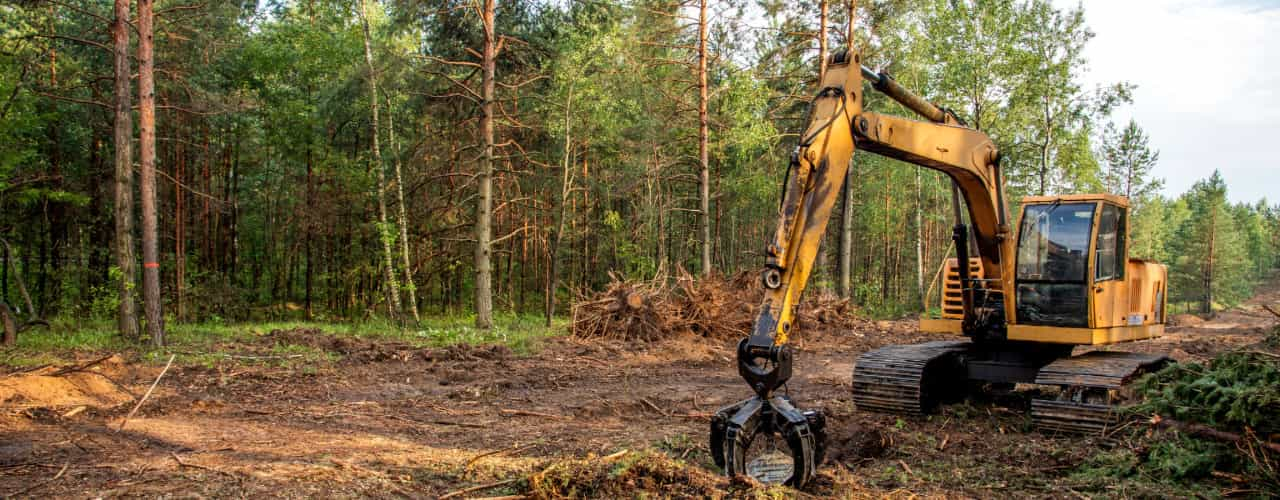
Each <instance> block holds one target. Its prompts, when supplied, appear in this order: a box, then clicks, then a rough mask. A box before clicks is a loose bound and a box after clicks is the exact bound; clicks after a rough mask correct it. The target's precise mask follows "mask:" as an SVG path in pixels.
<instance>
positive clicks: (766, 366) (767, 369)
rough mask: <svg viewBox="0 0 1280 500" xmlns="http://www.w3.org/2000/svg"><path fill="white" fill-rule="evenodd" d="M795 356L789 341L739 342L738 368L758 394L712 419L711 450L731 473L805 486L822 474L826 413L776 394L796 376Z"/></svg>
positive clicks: (764, 480)
mask: <svg viewBox="0 0 1280 500" xmlns="http://www.w3.org/2000/svg"><path fill="white" fill-rule="evenodd" d="M791 359H792V354H791V348H790V347H788V346H785V345H784V346H767V347H766V346H760V345H758V344H757V345H754V346H753V345H752V344H751V342H750V341H749V339H743V341H742V342H741V343H740V344H738V373H739V374H741V375H742V378H743V379H744V380H746V381H747V383H748V384H749V385H750V386H751V388H752V389H753V390H754V391H755V392H756V395H755V396H754V397H751V398H749V399H745V400H742V401H739V402H738V403H735V404H733V405H730V406H727V407H724V408H722V409H720V411H718V412H716V414H715V416H713V417H712V418H711V455H712V458H713V459H714V460H715V463H716V465H717V466H719V467H720V468H721V469H723V470H724V472H725V474H726V475H729V476H736V475H746V476H750V477H752V478H753V479H755V480H757V481H760V482H761V483H765V484H786V485H788V486H792V487H795V488H801V487H803V486H804V485H805V483H807V482H809V480H811V479H813V477H814V475H815V474H816V473H817V470H818V465H819V464H821V463H822V459H823V455H824V453H825V451H826V450H825V443H826V432H825V428H826V417H824V416H823V414H822V413H821V412H819V411H816V410H808V411H804V410H800V409H797V408H796V407H795V405H794V403H793V402H792V401H791V398H788V397H786V396H782V395H777V394H774V391H775V390H777V389H778V388H779V387H781V386H782V385H783V384H785V383H786V382H787V379H789V378H790V377H791Z"/></svg>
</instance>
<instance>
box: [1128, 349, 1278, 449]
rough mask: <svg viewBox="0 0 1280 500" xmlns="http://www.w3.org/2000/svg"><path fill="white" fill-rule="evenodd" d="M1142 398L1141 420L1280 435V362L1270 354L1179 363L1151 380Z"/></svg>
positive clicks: (1140, 387)
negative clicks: (1153, 417) (1156, 416)
mask: <svg viewBox="0 0 1280 500" xmlns="http://www.w3.org/2000/svg"><path fill="white" fill-rule="evenodd" d="M1137 392H1138V394H1139V395H1140V396H1141V397H1142V401H1141V402H1140V403H1138V404H1137V405H1134V406H1133V407H1131V408H1130V411H1131V412H1134V413H1137V414H1140V415H1152V414H1159V415H1161V416H1164V417H1168V418H1173V419H1176V420H1180V421H1184V422H1196V423H1202V424H1206V425H1209V426H1212V427H1215V428H1219V429H1223V430H1235V431H1239V430H1243V429H1244V428H1245V427H1249V428H1252V429H1254V430H1255V431H1258V432H1259V433H1261V434H1270V433H1274V432H1280V419H1277V418H1276V416H1277V415H1280V360H1278V359H1277V358H1272V357H1269V356H1268V355H1265V354H1261V353H1248V352H1229V353H1223V354H1220V355H1218V356H1217V357H1216V358H1214V359H1213V360H1212V361H1210V362H1209V364H1208V365H1201V364H1198V363H1176V364H1173V365H1170V366H1169V367H1167V368H1165V369H1163V370H1161V371H1159V372H1157V373H1155V374H1152V375H1150V376H1147V377H1146V378H1145V379H1143V380H1142V381H1141V382H1139V384H1138V386H1137Z"/></svg>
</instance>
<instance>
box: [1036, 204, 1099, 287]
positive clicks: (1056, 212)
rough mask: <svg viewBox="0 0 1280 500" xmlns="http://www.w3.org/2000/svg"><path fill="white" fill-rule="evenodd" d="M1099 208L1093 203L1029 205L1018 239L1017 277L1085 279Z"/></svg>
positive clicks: (1046, 280) (1062, 280)
mask: <svg viewBox="0 0 1280 500" xmlns="http://www.w3.org/2000/svg"><path fill="white" fill-rule="evenodd" d="M1096 207H1097V205H1096V204H1094V203H1061V204H1059V203H1054V204H1048V205H1030V206H1027V207H1026V209H1025V213H1024V214H1023V216H1022V231H1021V235H1020V241H1019V242H1018V276H1017V277H1018V279H1019V280H1024V281H1044V282H1049V281H1052V282H1075V283H1082V282H1084V280H1085V272H1086V271H1087V270H1088V264H1089V257H1088V255H1089V237H1090V236H1092V234H1093V211H1094V209H1095V208H1096Z"/></svg>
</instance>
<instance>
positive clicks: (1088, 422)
mask: <svg viewBox="0 0 1280 500" xmlns="http://www.w3.org/2000/svg"><path fill="white" fill-rule="evenodd" d="M1170 361H1171V360H1170V359H1169V358H1168V357H1166V356H1164V355H1159V354H1146V353H1136V352H1109V351H1094V352H1089V353H1085V354H1082V355H1079V356H1075V357H1071V358H1065V359H1060V360H1057V361H1054V362H1052V363H1049V364H1048V365H1047V366H1045V367H1044V368H1042V369H1040V373H1039V374H1038V375H1037V376H1036V384H1039V385H1052V386H1058V388H1059V389H1060V390H1059V393H1058V398H1057V399H1033V400H1031V419H1032V421H1033V422H1034V423H1035V426H1036V428H1037V429H1040V430H1042V431H1047V432H1075V433H1094V432H1102V431H1103V430H1105V429H1106V428H1107V427H1109V426H1111V425H1112V424H1114V423H1115V422H1116V417H1117V415H1116V411H1115V410H1116V408H1117V403H1118V402H1119V401H1120V400H1122V399H1123V396H1124V395H1123V394H1122V393H1121V392H1122V391H1121V389H1122V388H1123V387H1124V385H1125V384H1127V383H1128V382H1130V381H1131V380H1132V379H1133V378H1134V377H1135V376H1137V375H1140V374H1143V373H1146V372H1149V371H1153V370H1158V369H1160V367H1162V366H1164V365H1165V364H1166V363H1169V362H1170Z"/></svg>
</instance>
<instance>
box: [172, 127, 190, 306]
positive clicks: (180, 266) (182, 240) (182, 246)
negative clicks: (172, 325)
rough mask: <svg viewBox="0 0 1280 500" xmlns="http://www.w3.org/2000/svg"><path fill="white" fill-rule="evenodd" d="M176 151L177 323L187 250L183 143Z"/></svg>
mask: <svg viewBox="0 0 1280 500" xmlns="http://www.w3.org/2000/svg"><path fill="white" fill-rule="evenodd" d="M174 148H175V149H176V150H177V151H176V154H175V155H174V156H175V159H176V162H175V163H176V165H175V172H174V175H173V270H174V275H173V291H174V306H175V307H176V311H175V318H176V319H177V320H178V322H181V321H182V318H184V317H185V316H186V301H185V299H186V297H185V296H184V293H185V290H184V286H183V285H184V283H183V282H184V281H186V279H187V278H186V271H187V255H186V253H187V249H186V244H187V242H186V235H185V234H184V232H185V231H186V227H185V224H186V215H184V214H183V212H182V205H183V201H184V200H183V198H184V196H183V193H182V182H181V180H182V178H183V175H185V174H186V171H187V156H186V148H185V147H183V143H181V142H179V143H177V144H175V145H174Z"/></svg>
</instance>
